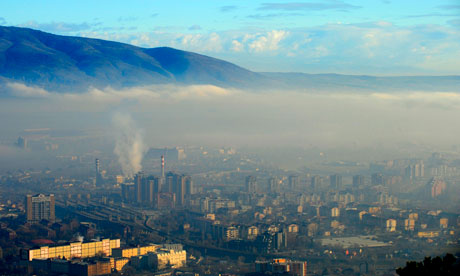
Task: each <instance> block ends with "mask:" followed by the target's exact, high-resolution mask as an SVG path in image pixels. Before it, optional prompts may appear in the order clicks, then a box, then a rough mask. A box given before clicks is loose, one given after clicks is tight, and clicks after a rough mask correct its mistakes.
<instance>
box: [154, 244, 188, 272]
mask: <svg viewBox="0 0 460 276" xmlns="http://www.w3.org/2000/svg"><path fill="white" fill-rule="evenodd" d="M151 256H152V258H153V263H154V264H155V265H156V267H157V269H163V268H166V266H168V265H169V266H171V267H172V268H179V267H183V266H185V264H186V263H187V252H186V251H185V250H181V251H175V250H167V249H161V250H159V251H157V252H155V253H153V254H151Z"/></svg>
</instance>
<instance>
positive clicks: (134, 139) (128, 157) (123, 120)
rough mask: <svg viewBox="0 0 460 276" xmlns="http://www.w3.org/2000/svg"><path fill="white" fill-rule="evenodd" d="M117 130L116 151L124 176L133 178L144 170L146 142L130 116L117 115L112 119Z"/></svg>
mask: <svg viewBox="0 0 460 276" xmlns="http://www.w3.org/2000/svg"><path fill="white" fill-rule="evenodd" d="M112 124H113V127H114V129H115V132H116V133H115V137H116V143H115V149H114V153H115V154H116V155H117V156H118V162H119V163H120V166H121V169H122V171H123V174H124V175H125V176H127V177H132V176H134V174H136V173H137V172H139V171H140V170H141V169H142V165H141V162H142V157H143V154H144V142H143V139H142V133H141V131H140V130H139V129H138V128H137V127H136V125H135V123H134V121H133V119H132V118H131V116H130V115H129V114H124V113H115V114H114V116H113V118H112Z"/></svg>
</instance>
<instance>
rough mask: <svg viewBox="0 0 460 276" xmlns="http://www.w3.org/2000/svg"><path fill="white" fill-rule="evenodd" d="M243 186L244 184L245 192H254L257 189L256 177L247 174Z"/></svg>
mask: <svg viewBox="0 0 460 276" xmlns="http://www.w3.org/2000/svg"><path fill="white" fill-rule="evenodd" d="M245 186H246V192H248V193H250V194H253V193H255V192H256V191H257V190H256V189H257V186H256V178H255V177H254V176H252V175H249V176H247V177H246V182H245Z"/></svg>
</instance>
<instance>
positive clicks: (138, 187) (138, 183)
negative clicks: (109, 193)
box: [134, 172, 146, 203]
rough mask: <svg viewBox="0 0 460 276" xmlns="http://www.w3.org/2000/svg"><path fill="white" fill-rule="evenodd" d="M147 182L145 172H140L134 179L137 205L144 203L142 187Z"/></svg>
mask: <svg viewBox="0 0 460 276" xmlns="http://www.w3.org/2000/svg"><path fill="white" fill-rule="evenodd" d="M145 181H146V179H145V176H144V173H143V172H138V173H137V174H136V176H135V177H134V191H135V192H134V193H135V201H136V202H137V203H142V201H143V193H142V186H143V185H145Z"/></svg>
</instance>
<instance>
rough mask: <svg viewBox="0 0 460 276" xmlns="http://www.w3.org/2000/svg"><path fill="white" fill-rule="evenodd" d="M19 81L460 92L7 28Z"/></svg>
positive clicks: (445, 82) (8, 63)
mask: <svg viewBox="0 0 460 276" xmlns="http://www.w3.org/2000/svg"><path fill="white" fill-rule="evenodd" d="M11 81H14V82H20V83H24V84H26V85H30V86H36V87H41V88H44V89H47V90H51V91H57V92H66V91H68V92H83V91H86V90H87V89H88V88H89V87H99V88H103V87H107V86H111V87H113V88H121V87H131V86H139V85H150V84H211V85H216V86H220V87H233V88H241V89H256V90H266V89H302V90H305V91H342V90H353V91H367V90H372V91H389V92H390V91H395V90H403V91H406V90H421V91H454V92H460V76H415V77H410V76H409V77H374V76H354V75H338V74H303V73H258V72H252V71H250V70H247V69H245V68H242V67H240V66H237V65H235V64H232V63H229V62H226V61H223V60H220V59H215V58H212V57H208V56H204V55H200V54H196V53H192V52H186V51H181V50H177V49H173V48H168V47H159V48H141V47H136V46H133V45H129V44H124V43H119V42H113V41H105V40H100V39H91V38H83V37H71V36H60V35H54V34H50V33H45V32H42V31H37V30H32V29H27V28H18V27H1V26H0V92H2V89H1V87H2V86H3V87H5V84H6V83H7V82H11ZM3 90H5V89H3Z"/></svg>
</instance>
